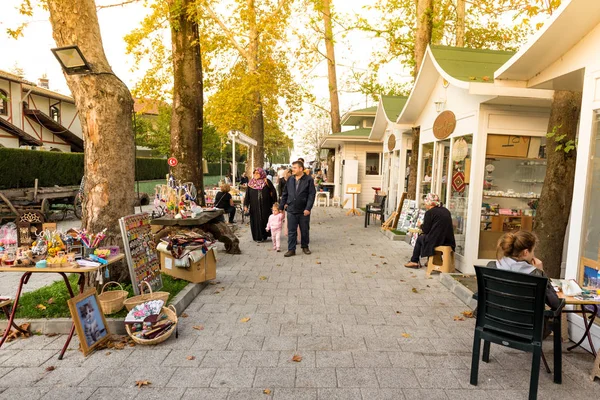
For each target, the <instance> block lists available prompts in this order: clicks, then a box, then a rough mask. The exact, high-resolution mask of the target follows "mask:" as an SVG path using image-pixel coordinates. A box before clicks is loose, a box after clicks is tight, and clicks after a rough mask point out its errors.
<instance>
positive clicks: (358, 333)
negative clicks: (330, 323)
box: [343, 325, 377, 337]
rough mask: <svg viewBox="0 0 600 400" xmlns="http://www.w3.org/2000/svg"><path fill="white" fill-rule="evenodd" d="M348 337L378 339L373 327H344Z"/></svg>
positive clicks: (345, 334)
mask: <svg viewBox="0 0 600 400" xmlns="http://www.w3.org/2000/svg"><path fill="white" fill-rule="evenodd" d="M343 327H344V336H346V337H376V336H377V335H376V334H375V330H374V329H373V327H372V326H371V325H343Z"/></svg>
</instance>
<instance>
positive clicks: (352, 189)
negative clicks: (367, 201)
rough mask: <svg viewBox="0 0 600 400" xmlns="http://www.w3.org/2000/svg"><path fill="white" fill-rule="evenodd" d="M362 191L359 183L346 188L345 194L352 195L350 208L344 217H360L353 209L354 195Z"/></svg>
mask: <svg viewBox="0 0 600 400" xmlns="http://www.w3.org/2000/svg"><path fill="white" fill-rule="evenodd" d="M361 190H362V185H361V184H360V183H350V184H348V185H347V186H346V194H351V195H352V208H350V210H348V212H347V213H346V215H360V211H358V210H357V209H356V208H355V205H356V201H355V199H356V195H357V194H360V193H361Z"/></svg>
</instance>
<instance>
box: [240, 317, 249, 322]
mask: <svg viewBox="0 0 600 400" xmlns="http://www.w3.org/2000/svg"><path fill="white" fill-rule="evenodd" d="M248 321H250V317H246V318H242V319H240V322H248Z"/></svg>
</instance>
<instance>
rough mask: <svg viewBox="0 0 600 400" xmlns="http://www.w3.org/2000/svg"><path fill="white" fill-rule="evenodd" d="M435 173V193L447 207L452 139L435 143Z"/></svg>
mask: <svg viewBox="0 0 600 400" xmlns="http://www.w3.org/2000/svg"><path fill="white" fill-rule="evenodd" d="M435 157H436V159H435V163H434V166H435V172H434V176H435V178H434V185H435V189H433V192H434V193H436V194H437V195H438V196H439V197H440V201H441V202H442V203H443V204H444V205H445V204H446V202H447V198H448V173H449V171H448V168H449V167H450V139H448V140H442V141H440V142H436V143H435Z"/></svg>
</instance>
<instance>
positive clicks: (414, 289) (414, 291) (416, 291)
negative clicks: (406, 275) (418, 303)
mask: <svg viewBox="0 0 600 400" xmlns="http://www.w3.org/2000/svg"><path fill="white" fill-rule="evenodd" d="M411 290H412V292H413V293H419V291H418V290H417V288H412V289H411Z"/></svg>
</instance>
